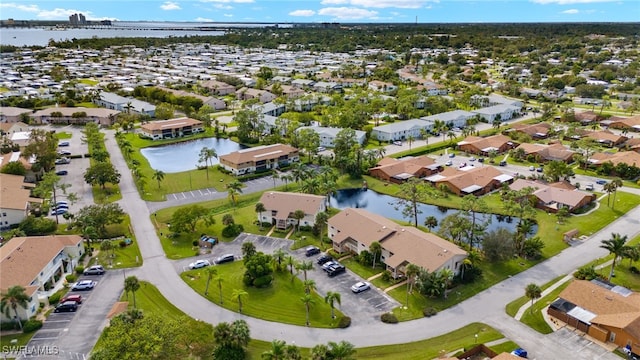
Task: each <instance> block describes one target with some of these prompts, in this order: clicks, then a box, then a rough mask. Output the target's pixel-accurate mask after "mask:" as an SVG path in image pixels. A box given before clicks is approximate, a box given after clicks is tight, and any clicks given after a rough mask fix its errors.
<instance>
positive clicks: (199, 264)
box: [189, 260, 211, 269]
mask: <svg viewBox="0 0 640 360" xmlns="http://www.w3.org/2000/svg"><path fill="white" fill-rule="evenodd" d="M209 265H211V263H210V262H209V260H197V261H195V262H192V263H191V264H189V269H200V268H203V267H206V266H209Z"/></svg>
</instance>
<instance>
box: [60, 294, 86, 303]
mask: <svg viewBox="0 0 640 360" xmlns="http://www.w3.org/2000/svg"><path fill="white" fill-rule="evenodd" d="M67 301H75V302H76V303H78V304H82V295H67V296H65V297H63V298H62V299H61V300H60V304H62V303H64V302H67Z"/></svg>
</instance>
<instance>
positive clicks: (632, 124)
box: [602, 115, 640, 131]
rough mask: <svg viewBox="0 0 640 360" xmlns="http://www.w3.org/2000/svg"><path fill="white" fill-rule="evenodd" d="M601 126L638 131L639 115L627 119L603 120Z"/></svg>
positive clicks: (639, 124) (639, 125) (639, 129)
mask: <svg viewBox="0 0 640 360" xmlns="http://www.w3.org/2000/svg"><path fill="white" fill-rule="evenodd" d="M610 120H611V119H610ZM602 124H603V125H605V124H606V125H608V126H609V127H610V128H612V129H620V130H628V131H640V115H636V116H632V117H628V118H617V119H614V120H611V121H607V120H603V121H602Z"/></svg>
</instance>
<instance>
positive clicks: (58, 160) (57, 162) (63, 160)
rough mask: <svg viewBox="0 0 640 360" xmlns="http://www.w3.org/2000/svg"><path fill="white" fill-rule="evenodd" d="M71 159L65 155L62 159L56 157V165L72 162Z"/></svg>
mask: <svg viewBox="0 0 640 360" xmlns="http://www.w3.org/2000/svg"><path fill="white" fill-rule="evenodd" d="M70 163H71V160H70V159H69V158H66V157H63V158H60V159H56V161H55V164H56V165H64V164H70Z"/></svg>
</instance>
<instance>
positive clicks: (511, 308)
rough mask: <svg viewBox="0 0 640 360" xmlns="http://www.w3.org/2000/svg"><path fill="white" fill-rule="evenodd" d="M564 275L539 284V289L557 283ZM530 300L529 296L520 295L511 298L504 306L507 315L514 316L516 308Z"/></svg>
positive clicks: (544, 288) (518, 308)
mask: <svg viewBox="0 0 640 360" xmlns="http://www.w3.org/2000/svg"><path fill="white" fill-rule="evenodd" d="M565 276H566V275H560V276H558V277H557V278H555V279H553V280H551V281H549V282H548V283H546V284H544V285H541V286H540V289H541V290H542V291H544V290H546V289H548V288H549V287H550V286H551V285H553V284H555V283H557V282H558V281H559V280H560V279H562V278H563V277H565ZM522 291H523V292H524V289H522ZM529 301H531V300H529V298H527V297H526V296H521V297H519V298H517V299H515V300H513V301H512V302H510V303H508V304H507V306H506V308H505V309H506V312H507V314H509V316H511V317H514V316H516V314H517V313H518V310H520V308H521V307H522V306H523V305H524V304H526V303H527V302H529Z"/></svg>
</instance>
